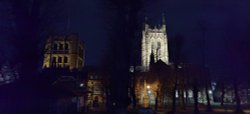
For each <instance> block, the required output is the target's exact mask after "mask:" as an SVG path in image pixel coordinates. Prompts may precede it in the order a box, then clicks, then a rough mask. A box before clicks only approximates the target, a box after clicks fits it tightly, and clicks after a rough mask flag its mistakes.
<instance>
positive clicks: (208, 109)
mask: <svg viewBox="0 0 250 114" xmlns="http://www.w3.org/2000/svg"><path fill="white" fill-rule="evenodd" d="M205 89H206V99H207V110H206V111H207V112H211V111H212V108H211V104H210V97H209V93H208V91H209V90H208V83H207V80H206V87H205Z"/></svg>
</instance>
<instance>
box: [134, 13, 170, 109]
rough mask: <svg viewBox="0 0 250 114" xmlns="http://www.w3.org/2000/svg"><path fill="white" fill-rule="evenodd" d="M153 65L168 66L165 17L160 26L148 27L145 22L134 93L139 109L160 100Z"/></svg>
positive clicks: (158, 84)
mask: <svg viewBox="0 0 250 114" xmlns="http://www.w3.org/2000/svg"><path fill="white" fill-rule="evenodd" d="M155 65H161V66H163V67H164V69H167V68H168V66H169V52H168V37H167V29H166V23H165V17H164V16H163V17H162V24H161V25H160V26H154V27H152V26H150V25H149V24H148V23H147V21H145V23H144V26H143V30H142V40H141V70H140V71H141V72H140V73H137V75H136V83H135V93H136V99H137V100H136V101H137V102H138V106H139V107H151V106H155V105H156V104H160V102H158V103H157V102H156V100H160V99H161V101H163V100H162V98H160V90H161V87H160V85H161V84H160V79H161V77H160V76H159V75H155V74H154V73H153V72H154V67H152V66H155Z"/></svg>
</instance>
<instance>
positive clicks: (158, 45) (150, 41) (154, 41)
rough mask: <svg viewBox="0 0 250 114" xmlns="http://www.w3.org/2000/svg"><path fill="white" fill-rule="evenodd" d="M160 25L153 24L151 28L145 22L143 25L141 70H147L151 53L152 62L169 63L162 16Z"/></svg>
mask: <svg viewBox="0 0 250 114" xmlns="http://www.w3.org/2000/svg"><path fill="white" fill-rule="evenodd" d="M162 21H163V22H162V25H161V26H160V27H156V26H154V27H153V28H151V27H150V26H149V25H148V24H147V23H145V25H144V29H143V31H142V43H141V45H142V46H141V58H142V59H141V60H142V62H141V63H142V71H144V72H146V71H149V66H150V63H151V62H153V61H151V57H152V56H151V55H153V60H154V62H157V61H158V60H162V61H163V62H164V63H166V64H168V63H169V54H168V40H167V33H166V24H165V18H164V17H163V20H162Z"/></svg>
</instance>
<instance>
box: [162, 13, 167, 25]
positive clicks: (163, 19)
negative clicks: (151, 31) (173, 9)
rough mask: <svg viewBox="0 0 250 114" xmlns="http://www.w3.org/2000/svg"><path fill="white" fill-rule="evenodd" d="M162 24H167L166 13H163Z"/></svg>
mask: <svg viewBox="0 0 250 114" xmlns="http://www.w3.org/2000/svg"><path fill="white" fill-rule="evenodd" d="M162 24H163V25H166V17H165V13H163V14H162Z"/></svg>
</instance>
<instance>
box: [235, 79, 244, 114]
mask: <svg viewBox="0 0 250 114" xmlns="http://www.w3.org/2000/svg"><path fill="white" fill-rule="evenodd" d="M238 89H239V88H238V83H237V82H236V80H235V81H234V94H235V100H236V107H235V113H243V111H242V108H241V103H240V96H239V93H238V91H239V90H238Z"/></svg>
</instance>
